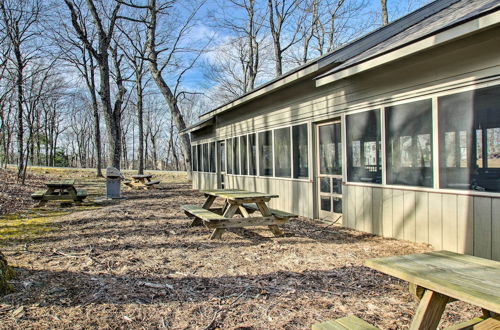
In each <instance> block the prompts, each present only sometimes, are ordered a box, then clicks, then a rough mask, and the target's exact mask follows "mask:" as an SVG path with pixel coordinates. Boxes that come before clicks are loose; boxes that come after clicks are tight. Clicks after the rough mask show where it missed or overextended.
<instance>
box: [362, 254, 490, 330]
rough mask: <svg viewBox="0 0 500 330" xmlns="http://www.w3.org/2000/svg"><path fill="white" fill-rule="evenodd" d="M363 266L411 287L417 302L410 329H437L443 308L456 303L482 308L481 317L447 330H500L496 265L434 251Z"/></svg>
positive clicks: (375, 261) (388, 258)
mask: <svg viewBox="0 0 500 330" xmlns="http://www.w3.org/2000/svg"><path fill="white" fill-rule="evenodd" d="M366 266H368V267H370V268H373V269H375V270H378V271H380V272H382V273H385V274H388V275H391V276H394V277H397V278H400V279H402V280H405V281H407V282H409V283H410V291H411V292H412V293H413V294H414V295H415V296H416V297H418V298H419V299H420V302H419V305H418V307H417V310H416V312H415V316H414V317H413V320H412V324H411V327H410V329H436V328H437V326H438V325H439V321H440V319H441V316H442V314H443V312H444V309H445V307H446V304H448V303H450V302H452V301H456V300H459V301H464V302H466V303H469V304H472V305H475V306H478V307H481V308H482V309H483V316H481V317H478V318H476V319H473V320H471V321H469V322H468V324H462V325H459V326H456V327H452V328H450V329H468V328H470V329H472V328H473V329H500V262H498V261H493V260H488V259H483V258H478V257H473V256H468V255H463V254H458V253H453V252H449V251H437V252H429V253H422V254H412V255H404V256H394V257H386V258H376V259H370V260H368V261H366ZM495 314H496V315H495Z"/></svg>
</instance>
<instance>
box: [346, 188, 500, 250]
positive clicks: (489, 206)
mask: <svg viewBox="0 0 500 330" xmlns="http://www.w3.org/2000/svg"><path fill="white" fill-rule="evenodd" d="M343 191H344V192H345V195H346V196H347V198H345V199H344V201H345V202H344V214H345V215H346V216H347V218H346V219H345V221H344V226H346V227H350V228H353V229H357V230H360V231H366V232H370V233H373V234H379V233H380V234H381V235H383V236H385V237H394V238H399V239H404V240H408V241H412V242H421V243H427V244H430V245H432V247H433V248H434V249H437V250H440V249H445V250H449V251H453V252H459V253H466V254H471V255H475V256H479V257H484V258H491V259H494V260H500V198H493V197H478V196H467V195H460V194H453V193H448V192H447V193H438V192H432V193H430V192H424V191H412V190H403V189H395V188H385V187H380V188H374V187H363V186H358V185H345V186H344V190H343ZM367 222H368V223H367ZM370 228H371V230H370Z"/></svg>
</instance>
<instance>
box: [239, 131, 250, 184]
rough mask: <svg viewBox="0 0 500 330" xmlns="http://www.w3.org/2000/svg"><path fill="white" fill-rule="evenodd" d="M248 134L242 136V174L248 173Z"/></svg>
mask: <svg viewBox="0 0 500 330" xmlns="http://www.w3.org/2000/svg"><path fill="white" fill-rule="evenodd" d="M247 149H248V148H247V136H246V135H244V136H240V154H241V157H240V159H241V174H243V175H247V174H248V150H247Z"/></svg>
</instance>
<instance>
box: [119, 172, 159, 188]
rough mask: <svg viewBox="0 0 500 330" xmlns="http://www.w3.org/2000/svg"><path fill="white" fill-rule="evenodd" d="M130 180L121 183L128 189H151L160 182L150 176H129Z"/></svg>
mask: <svg viewBox="0 0 500 330" xmlns="http://www.w3.org/2000/svg"><path fill="white" fill-rule="evenodd" d="M131 178H132V180H127V181H124V182H123V183H124V184H125V185H126V186H128V187H129V188H130V189H151V188H155V187H156V186H157V185H158V184H160V180H154V181H152V180H151V179H152V178H153V175H152V174H136V175H132V176H131Z"/></svg>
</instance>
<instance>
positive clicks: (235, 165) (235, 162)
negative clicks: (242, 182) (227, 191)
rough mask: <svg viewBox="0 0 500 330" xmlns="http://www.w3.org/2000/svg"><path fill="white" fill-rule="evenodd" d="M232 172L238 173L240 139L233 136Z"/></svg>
mask: <svg viewBox="0 0 500 330" xmlns="http://www.w3.org/2000/svg"><path fill="white" fill-rule="evenodd" d="M233 173H234V174H240V140H239V139H238V138H233Z"/></svg>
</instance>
